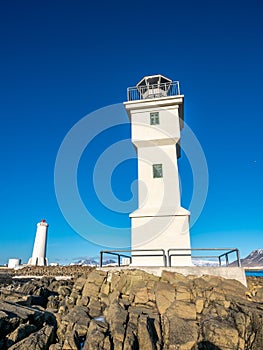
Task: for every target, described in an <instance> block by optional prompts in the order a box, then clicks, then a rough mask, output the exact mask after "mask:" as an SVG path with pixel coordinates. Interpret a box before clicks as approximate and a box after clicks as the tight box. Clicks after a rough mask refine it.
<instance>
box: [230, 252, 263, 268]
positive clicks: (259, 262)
mask: <svg viewBox="0 0 263 350" xmlns="http://www.w3.org/2000/svg"><path fill="white" fill-rule="evenodd" d="M240 260H241V266H242V267H263V249H256V250H253V252H251V253H250V254H249V255H248V256H247V257H246V258H244V259H240ZM230 266H237V262H236V261H234V262H232V263H231V264H230Z"/></svg>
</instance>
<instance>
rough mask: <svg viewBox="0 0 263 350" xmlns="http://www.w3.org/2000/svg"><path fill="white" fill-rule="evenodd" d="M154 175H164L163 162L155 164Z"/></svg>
mask: <svg viewBox="0 0 263 350" xmlns="http://www.w3.org/2000/svg"><path fill="white" fill-rule="evenodd" d="M153 177H154V178H158V177H163V165H162V164H153Z"/></svg>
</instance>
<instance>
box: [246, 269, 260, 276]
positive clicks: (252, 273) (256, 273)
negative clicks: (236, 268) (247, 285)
mask: <svg viewBox="0 0 263 350" xmlns="http://www.w3.org/2000/svg"><path fill="white" fill-rule="evenodd" d="M246 276H253V277H263V270H246Z"/></svg>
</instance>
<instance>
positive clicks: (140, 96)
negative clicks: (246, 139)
mask: <svg viewBox="0 0 263 350" xmlns="http://www.w3.org/2000/svg"><path fill="white" fill-rule="evenodd" d="M124 106H125V108H126V111H127V113H128V115H129V118H130V121H131V131H132V143H133V144H134V146H135V148H136V151H137V156H138V202H139V203H138V209H137V210H136V211H135V212H133V213H131V214H130V217H131V226H132V234H131V245H132V250H133V252H132V265H133V266H163V264H164V263H163V256H161V255H160V254H158V252H159V253H160V250H162V252H164V254H165V255H166V261H168V250H169V249H176V254H175V255H173V257H172V258H171V260H170V262H171V264H172V265H173V266H189V265H191V264H192V263H191V254H190V250H189V251H185V250H182V251H180V249H190V235H189V218H190V212H189V211H188V210H186V209H184V208H182V207H181V199H180V188H179V175H178V167H177V159H178V158H179V157H180V143H179V142H180V131H181V129H182V128H183V120H184V96H183V95H181V94H180V88H179V82H173V81H172V80H170V79H168V78H166V77H164V76H162V75H160V74H159V75H152V76H146V77H144V78H143V79H142V80H141V81H140V82H139V83H138V84H137V85H136V87H133V88H128V102H125V103H124ZM158 255H159V256H158Z"/></svg>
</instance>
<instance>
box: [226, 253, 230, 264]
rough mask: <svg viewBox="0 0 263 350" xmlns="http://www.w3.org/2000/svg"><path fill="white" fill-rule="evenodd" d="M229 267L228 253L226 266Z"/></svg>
mask: <svg viewBox="0 0 263 350" xmlns="http://www.w3.org/2000/svg"><path fill="white" fill-rule="evenodd" d="M228 265H229V260H228V253H226V266H228Z"/></svg>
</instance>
